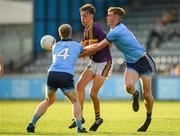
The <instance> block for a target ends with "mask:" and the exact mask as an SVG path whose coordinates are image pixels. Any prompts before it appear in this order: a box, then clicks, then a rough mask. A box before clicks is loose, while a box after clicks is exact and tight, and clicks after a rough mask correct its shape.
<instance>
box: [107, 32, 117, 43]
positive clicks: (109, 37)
mask: <svg viewBox="0 0 180 136" xmlns="http://www.w3.org/2000/svg"><path fill="white" fill-rule="evenodd" d="M115 39H116V33H115V31H109V33H108V34H107V36H106V40H107V41H109V42H113V41H114V40H115Z"/></svg>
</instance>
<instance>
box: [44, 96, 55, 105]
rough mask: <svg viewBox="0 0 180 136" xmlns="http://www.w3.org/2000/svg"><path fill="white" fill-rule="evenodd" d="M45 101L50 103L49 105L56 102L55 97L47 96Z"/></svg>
mask: <svg viewBox="0 0 180 136" xmlns="http://www.w3.org/2000/svg"><path fill="white" fill-rule="evenodd" d="M45 101H46V102H47V103H48V105H49V106H50V105H51V104H53V103H54V102H55V99H50V98H46V99H45Z"/></svg>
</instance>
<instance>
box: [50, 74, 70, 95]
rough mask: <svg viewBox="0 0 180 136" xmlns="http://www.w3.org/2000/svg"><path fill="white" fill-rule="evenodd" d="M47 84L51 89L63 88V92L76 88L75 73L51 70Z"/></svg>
mask: <svg viewBox="0 0 180 136" xmlns="http://www.w3.org/2000/svg"><path fill="white" fill-rule="evenodd" d="M47 86H48V89H49V90H57V89H58V88H60V89H61V91H62V92H63V93H67V92H69V91H72V90H74V80H73V75H71V74H69V73H65V72H53V71H50V72H49V74H48V78H47Z"/></svg>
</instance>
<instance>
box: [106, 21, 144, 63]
mask: <svg viewBox="0 0 180 136" xmlns="http://www.w3.org/2000/svg"><path fill="white" fill-rule="evenodd" d="M106 39H107V40H108V41H110V42H113V43H114V44H115V46H116V47H117V48H118V49H119V50H120V51H121V53H122V57H123V59H124V60H125V62H128V63H135V62H136V61H137V60H138V59H139V58H140V57H142V55H143V53H144V52H145V49H144V48H143V47H142V46H141V45H140V43H139V42H138V41H137V39H136V38H135V36H134V35H133V34H132V32H131V31H130V30H129V29H128V28H127V27H126V26H125V25H123V24H122V23H120V24H118V25H116V26H115V28H114V29H111V30H110V31H109V33H108V34H107V36H106Z"/></svg>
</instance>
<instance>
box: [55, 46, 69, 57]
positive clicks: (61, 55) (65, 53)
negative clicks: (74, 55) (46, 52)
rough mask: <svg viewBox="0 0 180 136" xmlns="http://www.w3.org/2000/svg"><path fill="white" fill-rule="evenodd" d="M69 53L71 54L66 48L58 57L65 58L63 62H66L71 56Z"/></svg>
mask: <svg viewBox="0 0 180 136" xmlns="http://www.w3.org/2000/svg"><path fill="white" fill-rule="evenodd" d="M68 53H69V48H65V49H63V50H62V51H60V52H59V53H58V55H57V57H63V60H66V59H67V57H69V56H70V55H69V54H68Z"/></svg>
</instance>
